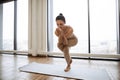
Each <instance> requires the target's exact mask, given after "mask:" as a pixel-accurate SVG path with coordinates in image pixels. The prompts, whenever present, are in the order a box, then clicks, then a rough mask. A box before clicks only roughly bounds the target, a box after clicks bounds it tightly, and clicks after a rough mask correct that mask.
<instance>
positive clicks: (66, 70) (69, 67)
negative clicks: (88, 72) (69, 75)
mask: <svg viewBox="0 0 120 80" xmlns="http://www.w3.org/2000/svg"><path fill="white" fill-rule="evenodd" d="M71 63H72V60H70V63H69V64H68V65H67V67H66V69H65V70H64V71H65V72H68V71H69V70H70V69H71Z"/></svg>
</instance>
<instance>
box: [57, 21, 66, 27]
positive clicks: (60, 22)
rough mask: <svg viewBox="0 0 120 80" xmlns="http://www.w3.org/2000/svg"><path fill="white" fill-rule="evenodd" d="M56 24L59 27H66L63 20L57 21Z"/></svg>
mask: <svg viewBox="0 0 120 80" xmlns="http://www.w3.org/2000/svg"><path fill="white" fill-rule="evenodd" d="M56 24H57V26H58V27H62V26H64V24H65V23H64V21H62V20H57V21H56Z"/></svg>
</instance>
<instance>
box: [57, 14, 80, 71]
mask: <svg viewBox="0 0 120 80" xmlns="http://www.w3.org/2000/svg"><path fill="white" fill-rule="evenodd" d="M65 23H66V20H65V17H64V16H63V14H62V13H60V14H59V15H58V16H57V17H56V24H57V28H56V30H55V34H56V36H57V37H58V44H57V46H58V48H59V49H60V50H61V51H62V52H63V53H64V58H65V60H66V62H67V67H66V68H65V70H64V71H65V72H67V71H69V70H70V68H71V63H72V58H71V57H70V54H69V48H70V47H72V46H75V45H76V44H77V42H78V39H77V37H76V36H75V35H74V33H73V28H72V27H71V26H68V25H65Z"/></svg>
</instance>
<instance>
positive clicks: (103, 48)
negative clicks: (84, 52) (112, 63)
mask: <svg viewBox="0 0 120 80" xmlns="http://www.w3.org/2000/svg"><path fill="white" fill-rule="evenodd" d="M116 20H117V19H116V0H90V34H91V53H101V54H104V53H108V54H116V53H117V40H116V39H117V38H116V37H117V36H116V33H117V32H116Z"/></svg>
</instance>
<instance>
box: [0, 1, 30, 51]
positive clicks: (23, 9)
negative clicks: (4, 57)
mask: <svg viewBox="0 0 120 80" xmlns="http://www.w3.org/2000/svg"><path fill="white" fill-rule="evenodd" d="M0 17H1V19H0V23H1V25H0V29H1V35H0V48H1V49H2V50H20V51H25V50H26V51H27V50H28V0H17V1H11V2H7V3H3V4H0Z"/></svg>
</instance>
